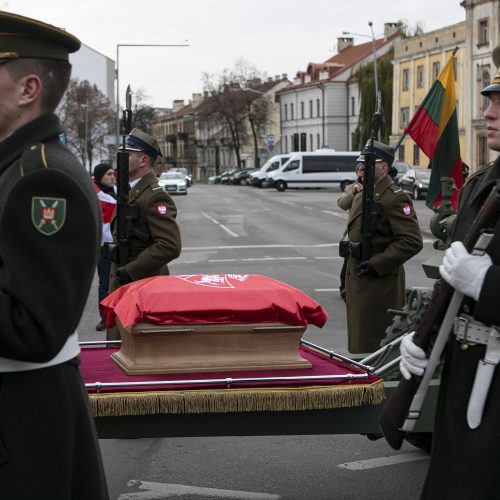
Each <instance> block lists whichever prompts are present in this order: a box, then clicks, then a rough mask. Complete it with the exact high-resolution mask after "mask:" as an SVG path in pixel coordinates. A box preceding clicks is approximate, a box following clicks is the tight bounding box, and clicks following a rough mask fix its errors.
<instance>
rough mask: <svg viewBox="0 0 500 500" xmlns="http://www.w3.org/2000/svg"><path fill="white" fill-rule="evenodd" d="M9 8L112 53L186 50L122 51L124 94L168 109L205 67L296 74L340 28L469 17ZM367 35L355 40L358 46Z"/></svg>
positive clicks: (404, 1) (191, 4)
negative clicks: (243, 63)
mask: <svg viewBox="0 0 500 500" xmlns="http://www.w3.org/2000/svg"><path fill="white" fill-rule="evenodd" d="M0 6H2V8H3V9H4V10H7V11H9V12H14V13H16V14H21V15H24V16H28V17H34V18H36V19H39V20H41V21H44V22H47V23H50V24H53V25H55V26H59V27H63V28H65V29H66V30H68V31H69V32H70V33H72V34H74V35H76V36H77V37H78V38H80V40H81V41H82V42H83V43H84V44H85V45H88V46H89V47H91V48H93V49H94V50H97V51H98V52H101V53H102V54H104V55H106V56H108V57H110V58H112V59H113V60H116V46H117V44H135V43H137V44H181V43H185V40H188V43H189V45H190V46H189V47H168V48H167V47H162V48H159V47H154V48H150V47H148V48H145V47H140V48H136V47H133V48H132V47H122V48H120V58H119V59H120V60H119V71H120V101H121V102H123V101H124V96H123V93H124V89H125V86H126V84H127V83H130V85H131V86H132V89H137V88H142V89H143V90H144V91H145V93H146V94H147V95H148V96H149V99H148V103H149V104H151V105H153V106H158V107H171V105H172V101H173V100H174V99H184V100H185V101H186V102H187V100H188V99H190V98H191V95H192V93H194V92H201V91H202V90H203V86H202V81H201V76H202V73H203V72H208V73H218V72H220V71H221V70H223V69H224V68H231V67H233V66H234V64H235V62H236V60H238V59H239V58H244V59H246V60H247V61H248V62H249V63H250V64H252V65H254V66H256V67H257V69H258V70H259V71H261V72H265V73H267V75H268V76H273V77H274V76H275V75H281V74H283V73H286V74H287V75H288V78H289V79H293V77H294V75H295V73H296V72H297V71H299V70H305V69H306V67H307V64H308V63H309V62H322V61H325V60H326V59H328V58H329V57H331V56H332V55H334V54H335V52H336V49H335V47H336V40H337V37H339V36H342V31H344V30H345V31H351V32H354V33H360V34H365V35H370V28H369V26H368V22H369V21H372V22H373V29H374V33H375V36H377V35H380V34H382V33H383V30H384V23H385V22H395V21H398V20H401V19H402V20H405V21H406V22H407V23H408V24H409V25H410V26H412V27H413V26H415V24H416V23H417V22H421V23H423V25H424V28H425V31H426V32H428V31H432V30H435V29H439V28H442V27H445V26H448V25H450V24H454V23H458V22H461V21H464V20H465V10H464V9H463V7H461V6H460V1H459V0H399V1H388V0H379V1H373V0H253V1H246V0H175V1H174V0H142V1H137V0H48V1H42V0H0ZM369 40H370V38H362V37H355V43H364V42H367V41H369Z"/></svg>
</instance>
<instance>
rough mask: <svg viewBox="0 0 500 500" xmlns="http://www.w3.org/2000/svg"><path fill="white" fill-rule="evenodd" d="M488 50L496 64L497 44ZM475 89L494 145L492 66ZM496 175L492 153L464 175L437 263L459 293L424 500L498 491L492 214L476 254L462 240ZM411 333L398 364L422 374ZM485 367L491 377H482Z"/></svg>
mask: <svg viewBox="0 0 500 500" xmlns="http://www.w3.org/2000/svg"><path fill="white" fill-rule="evenodd" d="M493 57H494V61H495V63H496V65H497V66H500V46H499V47H497V48H496V49H495V51H494V56H493ZM481 93H482V94H483V95H485V96H487V97H488V98H489V99H490V104H489V106H488V108H487V109H486V110H485V112H484V118H485V121H486V128H487V144H488V148H489V149H491V150H493V151H496V152H500V70H499V71H498V72H497V74H496V76H495V78H494V80H493V81H492V83H491V85H489V86H488V87H486V88H485V89H483V91H482V92H481ZM499 182H500V157H499V158H497V159H496V160H495V161H494V162H492V163H490V164H489V165H487V166H486V167H483V168H481V169H479V170H478V171H477V172H476V173H474V174H471V175H470V176H469V177H468V179H467V182H466V183H465V184H464V186H463V187H462V189H461V193H460V198H459V206H458V213H457V218H456V222H455V228H454V231H453V240H454V241H453V243H452V244H451V246H450V248H449V249H448V250H447V251H446V253H445V256H444V259H443V263H442V265H441V266H440V268H439V271H440V273H441V276H442V278H443V279H445V280H446V281H447V282H448V283H450V285H452V286H453V287H454V288H455V290H458V291H459V292H461V293H463V295H464V300H463V303H462V305H461V309H460V311H459V315H458V317H457V319H456V320H455V321H456V324H455V327H454V332H453V333H452V334H451V336H450V340H449V341H448V344H447V349H446V353H445V362H444V368H443V373H442V376H441V386H440V391H439V400H438V407H437V414H436V423H435V428H434V429H435V430H434V433H433V442H432V456H431V462H430V466H429V471H428V473H427V477H426V481H425V484H424V489H423V492H422V496H421V498H422V499H425V500H433V499H436V498H439V499H453V500H460V499H464V500H465V499H471V498H474V499H475V500H490V499H492V498H499V492H500V475H499V474H498V468H499V466H500V431H499V423H500V370H499V368H498V357H499V355H500V308H499V307H498V288H499V284H500V220H496V221H492V229H494V237H493V239H492V241H491V242H490V244H489V245H488V246H487V248H486V253H485V254H484V255H472V254H470V253H469V252H468V251H467V250H466V249H465V247H464V245H463V243H462V241H463V240H464V237H465V235H466V234H467V231H468V229H469V228H470V226H471V225H472V223H473V221H474V219H475V217H476V215H477V214H478V212H479V211H480V210H481V208H482V207H483V205H484V203H485V200H486V199H487V197H488V196H489V194H490V193H491V191H492V189H493V187H494V186H495V185H498V183H499ZM465 327H466V328H465ZM464 332H466V335H467V337H465V336H464ZM411 337H412V336H409V337H405V338H404V339H403V341H402V343H401V354H402V361H401V364H400V368H401V372H402V374H403V376H404V377H405V378H407V379H409V378H410V377H411V376H412V375H417V376H420V375H422V374H423V372H424V369H425V366H426V364H427V357H426V354H425V352H424V351H423V350H422V349H420V348H419V347H417V346H416V345H415V344H414V343H413V341H412V338H411ZM483 360H484V361H483ZM488 372H489V373H491V374H492V378H491V382H490V381H489V380H487V378H488V377H485V374H486V373H488ZM474 387H475V388H477V389H479V391H476V390H473V388H474Z"/></svg>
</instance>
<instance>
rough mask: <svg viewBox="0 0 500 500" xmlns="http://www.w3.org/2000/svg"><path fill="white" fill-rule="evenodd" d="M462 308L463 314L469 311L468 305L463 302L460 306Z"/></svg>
mask: <svg viewBox="0 0 500 500" xmlns="http://www.w3.org/2000/svg"><path fill="white" fill-rule="evenodd" d="M462 310H463V312H464V313H465V314H469V313H470V307H469V304H464V305H463V307H462Z"/></svg>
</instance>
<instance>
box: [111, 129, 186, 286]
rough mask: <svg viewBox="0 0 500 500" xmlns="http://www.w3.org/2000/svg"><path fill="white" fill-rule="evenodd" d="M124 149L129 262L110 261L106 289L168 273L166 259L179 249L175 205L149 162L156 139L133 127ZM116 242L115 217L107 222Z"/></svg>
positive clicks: (155, 153) (152, 159) (156, 148)
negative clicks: (129, 211)
mask: <svg viewBox="0 0 500 500" xmlns="http://www.w3.org/2000/svg"><path fill="white" fill-rule="evenodd" d="M125 151H127V152H128V159H129V167H128V168H129V174H128V175H129V181H130V191H129V193H128V201H129V204H130V205H132V206H135V207H136V214H135V217H134V220H133V221H132V223H131V228H130V231H129V234H128V235H127V236H128V242H129V262H128V263H127V264H126V265H123V266H119V265H118V263H116V262H113V263H112V265H111V275H110V284H109V290H110V292H112V291H113V290H116V289H117V288H118V287H119V286H121V285H124V284H126V283H130V282H132V281H136V280H140V279H143V278H149V277H151V276H158V275H162V274H169V271H168V263H169V262H171V261H172V260H174V259H176V258H177V257H178V256H179V255H180V252H181V235H180V231H179V226H178V225H177V223H176V221H175V218H176V216H177V208H176V206H175V203H174V202H173V200H172V198H171V197H170V195H169V194H167V193H166V192H165V191H164V189H163V188H162V187H161V186H160V185H159V184H158V178H157V177H156V174H155V173H154V172H153V166H154V163H155V161H156V159H157V158H158V156H161V150H160V147H159V145H158V141H157V140H156V139H155V138H153V137H151V136H150V135H149V134H146V133H145V132H142V131H141V130H139V129H137V128H135V129H133V130H132V131H131V132H130V134H129V135H128V136H127V139H126V143H125ZM111 228H112V232H113V239H114V241H115V243H117V220H116V217H114V218H113V221H112V222H111Z"/></svg>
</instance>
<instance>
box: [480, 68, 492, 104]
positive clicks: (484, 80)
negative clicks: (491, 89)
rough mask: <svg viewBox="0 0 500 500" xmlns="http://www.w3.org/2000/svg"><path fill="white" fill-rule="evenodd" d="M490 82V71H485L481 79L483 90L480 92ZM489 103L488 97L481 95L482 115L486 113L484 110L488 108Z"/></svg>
mask: <svg viewBox="0 0 500 500" xmlns="http://www.w3.org/2000/svg"><path fill="white" fill-rule="evenodd" d="M490 82H491V79H490V74H489V72H488V71H485V72H484V73H483V76H482V78H481V88H480V89H479V90H480V91H481V90H482V89H484V88H485V87H487V86H488V85H489V84H490ZM489 102H490V100H489V99H488V97H486V96H485V95H481V113H484V110H485V109H486V108H487V107H488V104H489Z"/></svg>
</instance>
